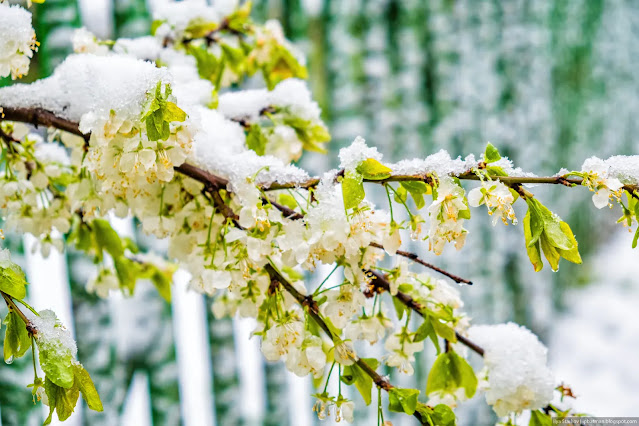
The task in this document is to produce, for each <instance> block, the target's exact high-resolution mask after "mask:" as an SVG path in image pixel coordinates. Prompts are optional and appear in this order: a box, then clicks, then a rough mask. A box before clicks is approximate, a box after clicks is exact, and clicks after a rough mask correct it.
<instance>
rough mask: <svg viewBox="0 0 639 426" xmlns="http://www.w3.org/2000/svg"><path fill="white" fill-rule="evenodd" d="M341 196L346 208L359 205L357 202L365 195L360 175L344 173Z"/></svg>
mask: <svg viewBox="0 0 639 426" xmlns="http://www.w3.org/2000/svg"><path fill="white" fill-rule="evenodd" d="M342 197H343V198H344V208H345V209H346V210H348V209H352V208H355V207H357V206H359V203H361V202H362V201H363V200H364V197H366V193H365V192H364V181H363V180H362V175H360V174H357V173H352V172H349V173H346V176H344V178H343V179H342Z"/></svg>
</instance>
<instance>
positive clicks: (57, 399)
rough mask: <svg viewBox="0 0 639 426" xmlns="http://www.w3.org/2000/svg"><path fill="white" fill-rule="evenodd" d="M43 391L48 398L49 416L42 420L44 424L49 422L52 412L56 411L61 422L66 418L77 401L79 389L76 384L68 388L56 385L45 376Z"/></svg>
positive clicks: (71, 412)
mask: <svg viewBox="0 0 639 426" xmlns="http://www.w3.org/2000/svg"><path fill="white" fill-rule="evenodd" d="M44 391H45V392H46V394H47V398H48V399H49V416H48V417H47V419H46V420H45V421H44V424H45V425H48V424H50V423H51V420H52V418H53V412H54V411H55V412H56V413H58V419H59V420H60V421H61V422H63V421H65V420H66V419H68V418H69V417H70V416H71V414H73V410H75V406H76V404H77V403H78V397H79V395H80V389H79V388H78V386H70V387H69V388H68V389H66V388H63V387H60V386H58V385H56V384H55V383H54V382H52V381H51V380H49V377H48V376H47V377H46V378H45V380H44Z"/></svg>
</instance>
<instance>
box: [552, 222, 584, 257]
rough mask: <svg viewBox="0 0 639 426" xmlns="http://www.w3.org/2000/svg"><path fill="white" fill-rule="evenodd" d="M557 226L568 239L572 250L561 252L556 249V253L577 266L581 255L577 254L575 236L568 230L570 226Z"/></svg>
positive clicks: (577, 247)
mask: <svg viewBox="0 0 639 426" xmlns="http://www.w3.org/2000/svg"><path fill="white" fill-rule="evenodd" d="M559 225H560V226H561V231H562V232H563V233H564V235H566V237H568V239H569V240H570V242H571V243H572V244H573V248H572V249H570V250H563V249H560V248H558V249H557V251H558V252H559V254H560V255H561V257H563V258H564V259H566V260H567V261H569V262H572V263H577V264H579V263H581V255H580V254H579V244H578V243H577V239H575V235H574V234H573V233H572V230H571V229H570V225H568V224H567V223H566V222H561V223H560V224H559Z"/></svg>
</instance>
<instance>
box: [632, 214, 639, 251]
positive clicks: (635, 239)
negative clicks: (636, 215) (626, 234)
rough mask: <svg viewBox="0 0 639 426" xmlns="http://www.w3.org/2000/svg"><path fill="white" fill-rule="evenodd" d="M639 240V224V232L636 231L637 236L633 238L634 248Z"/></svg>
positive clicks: (638, 230)
mask: <svg viewBox="0 0 639 426" xmlns="http://www.w3.org/2000/svg"><path fill="white" fill-rule="evenodd" d="M638 220H639V219H638ZM637 241H639V226H638V227H637V232H635V237H634V238H633V239H632V248H636V247H637Z"/></svg>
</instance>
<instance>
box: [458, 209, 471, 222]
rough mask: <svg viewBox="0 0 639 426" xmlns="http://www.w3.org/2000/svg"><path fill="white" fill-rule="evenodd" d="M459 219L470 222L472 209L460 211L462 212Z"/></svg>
mask: <svg viewBox="0 0 639 426" xmlns="http://www.w3.org/2000/svg"><path fill="white" fill-rule="evenodd" d="M457 217H458V218H460V219H467V220H469V219H470V209H466V210H460V211H459V212H458V213H457Z"/></svg>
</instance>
